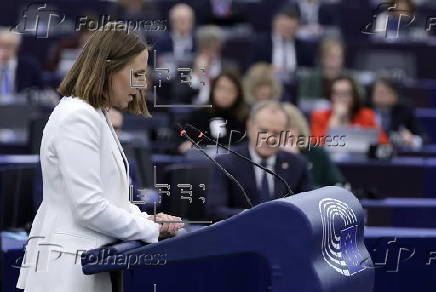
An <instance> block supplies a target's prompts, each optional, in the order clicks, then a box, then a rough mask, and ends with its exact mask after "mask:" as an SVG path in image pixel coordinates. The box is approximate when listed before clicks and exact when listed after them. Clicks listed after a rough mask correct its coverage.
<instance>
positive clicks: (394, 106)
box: [371, 78, 423, 147]
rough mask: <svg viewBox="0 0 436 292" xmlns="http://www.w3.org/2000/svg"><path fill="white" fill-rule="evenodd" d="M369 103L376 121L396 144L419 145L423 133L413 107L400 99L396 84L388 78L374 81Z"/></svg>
mask: <svg viewBox="0 0 436 292" xmlns="http://www.w3.org/2000/svg"><path fill="white" fill-rule="evenodd" d="M371 103H372V106H373V109H374V111H375V112H376V117H377V121H378V123H379V124H380V125H381V127H382V128H383V129H384V130H385V131H386V133H387V134H388V135H389V136H390V137H391V139H392V142H393V143H395V144H396V145H402V146H412V147H420V146H421V145H422V142H423V139H422V136H423V133H422V130H421V128H420V125H419V123H418V121H417V120H416V118H415V116H414V113H413V109H412V108H411V107H410V106H408V105H407V104H405V103H404V102H401V101H400V94H399V90H398V87H397V85H396V84H395V83H394V82H393V81H392V80H389V79H388V78H378V79H377V80H376V82H375V83H374V86H373V90H372V95H371Z"/></svg>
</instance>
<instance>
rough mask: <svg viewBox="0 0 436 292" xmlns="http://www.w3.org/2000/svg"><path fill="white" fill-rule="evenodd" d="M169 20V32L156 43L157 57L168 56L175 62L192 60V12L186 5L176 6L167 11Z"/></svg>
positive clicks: (193, 17) (193, 40) (193, 49)
mask: <svg viewBox="0 0 436 292" xmlns="http://www.w3.org/2000/svg"><path fill="white" fill-rule="evenodd" d="M169 20H170V31H169V32H168V33H167V34H164V36H162V37H161V38H160V39H159V40H158V42H157V48H158V54H159V57H160V58H163V57H166V58H168V55H170V57H171V58H172V59H173V60H174V61H175V62H177V61H182V62H183V61H185V62H186V61H188V60H192V54H193V53H194V52H195V39H194V33H193V30H194V22H195V15H194V10H193V9H192V8H191V6H189V5H188V4H185V3H179V4H176V5H174V7H172V8H171V9H170V11H169ZM160 63H162V61H160Z"/></svg>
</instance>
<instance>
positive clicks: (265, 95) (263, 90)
mask: <svg viewBox="0 0 436 292" xmlns="http://www.w3.org/2000/svg"><path fill="white" fill-rule="evenodd" d="M254 98H255V99H256V100H257V101H259V100H267V99H271V98H272V88H271V86H269V85H267V84H263V85H259V86H258V87H257V88H256V89H255V91H254Z"/></svg>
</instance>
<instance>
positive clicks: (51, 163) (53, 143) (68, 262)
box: [17, 97, 160, 292]
mask: <svg viewBox="0 0 436 292" xmlns="http://www.w3.org/2000/svg"><path fill="white" fill-rule="evenodd" d="M123 159H124V161H125V163H126V165H127V168H128V162H127V159H126V157H125V155H124V153H123V149H122V147H121V145H120V143H119V141H118V137H117V135H116V133H115V131H114V129H113V128H112V124H111V123H110V121H109V120H108V119H107V117H106V114H105V112H104V111H102V110H101V109H95V108H94V107H92V106H91V105H89V104H88V103H87V102H86V101H84V100H82V99H79V98H77V97H63V98H62V99H61V101H60V103H59V104H58V105H57V106H56V107H55V108H54V110H53V112H52V114H51V115H50V118H49V120H48V122H47V124H46V126H45V128H44V132H43V137H42V142H41V151H40V160H41V167H42V177H43V201H42V204H41V206H40V207H39V209H38V211H37V214H36V217H35V219H34V221H33V224H32V230H31V232H30V237H29V241H28V243H27V246H26V252H25V256H24V259H23V264H22V266H21V268H20V277H19V279H18V283H17V288H19V289H24V290H25V291H26V292H77V291H81V292H100V291H101V292H103V291H104V292H107V291H111V282H110V276H109V273H101V274H96V275H90V276H86V275H84V274H83V273H82V268H81V264H80V254H81V251H84V250H89V249H94V248H98V247H100V246H102V245H104V244H107V243H112V242H114V241H116V239H122V240H143V241H145V242H148V243H154V242H157V241H158V237H159V229H160V227H159V224H157V223H155V222H153V221H152V220H148V219H146V217H147V216H148V215H147V214H146V213H145V212H143V213H141V211H140V210H139V208H138V207H137V206H135V205H134V204H132V203H130V201H129V179H128V177H129V176H128V170H127V172H126V169H125V167H124V164H123Z"/></svg>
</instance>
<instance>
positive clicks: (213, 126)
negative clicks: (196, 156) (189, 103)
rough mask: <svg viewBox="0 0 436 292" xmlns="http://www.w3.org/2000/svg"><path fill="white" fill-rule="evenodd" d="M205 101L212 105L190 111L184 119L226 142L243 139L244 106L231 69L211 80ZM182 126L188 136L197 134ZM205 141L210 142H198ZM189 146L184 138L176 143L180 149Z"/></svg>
mask: <svg viewBox="0 0 436 292" xmlns="http://www.w3.org/2000/svg"><path fill="white" fill-rule="evenodd" d="M209 104H211V105H212V107H210V108H202V109H199V110H197V111H194V112H193V113H192V114H191V116H190V117H189V118H188V119H187V120H186V121H185V123H190V124H191V125H193V126H194V127H196V128H197V129H199V130H201V131H204V132H205V133H206V134H207V135H208V136H210V137H212V138H213V139H217V140H218V142H219V143H221V144H224V145H227V146H229V145H233V144H237V143H240V142H241V140H242V141H243V140H244V137H245V136H246V132H245V123H246V119H247V115H248V110H247V105H246V104H245V101H244V94H243V90H242V85H241V80H240V77H239V75H238V74H236V73H234V72H232V71H225V72H222V73H220V75H218V76H217V77H216V78H215V79H214V81H213V82H212V84H211V90H210V96H209ZM186 129H187V131H188V134H190V136H191V137H192V138H194V139H196V138H197V135H195V133H194V134H192V133H191V131H190V130H189V128H186ZM205 144H206V145H208V144H209V145H210V144H212V143H210V142H208V141H204V142H201V145H205ZM191 147H192V143H191V142H190V141H185V142H183V143H182V144H180V146H179V147H178V150H179V152H182V153H183V152H186V151H187V150H189V149H190V148H191Z"/></svg>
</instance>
